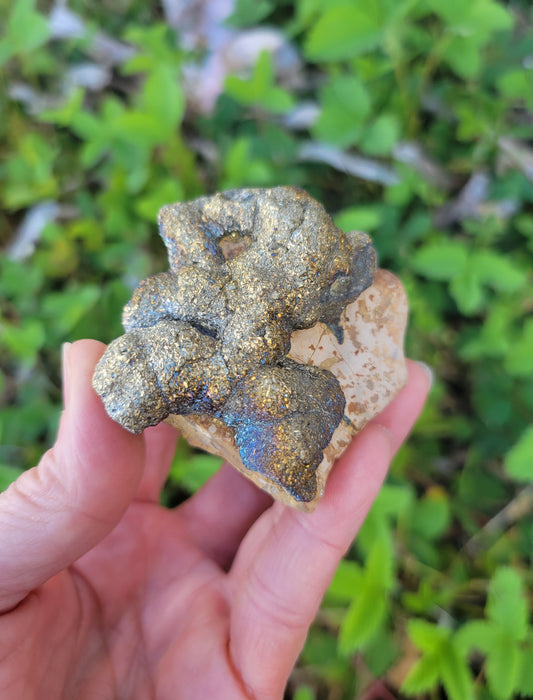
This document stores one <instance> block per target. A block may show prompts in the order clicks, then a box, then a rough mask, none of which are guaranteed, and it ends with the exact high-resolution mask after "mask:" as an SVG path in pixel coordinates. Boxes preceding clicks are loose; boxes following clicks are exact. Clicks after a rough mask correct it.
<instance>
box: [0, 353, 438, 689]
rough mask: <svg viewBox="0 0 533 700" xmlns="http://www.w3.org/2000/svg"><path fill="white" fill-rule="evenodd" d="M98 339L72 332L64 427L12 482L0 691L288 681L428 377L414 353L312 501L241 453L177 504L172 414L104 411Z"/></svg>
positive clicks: (2, 564)
mask: <svg viewBox="0 0 533 700" xmlns="http://www.w3.org/2000/svg"><path fill="white" fill-rule="evenodd" d="M102 350H103V347H102V346H101V345H100V344H98V343H94V342H91V341H83V342H80V343H77V344H75V345H74V346H72V347H71V349H70V351H69V360H70V365H71V367H73V366H75V368H76V369H75V371H72V376H70V377H69V382H70V384H71V386H70V389H69V392H67V393H68V394H70V397H71V398H70V400H69V398H68V397H67V401H66V402H67V410H66V411H65V415H64V416H63V421H62V425H61V428H60V433H59V439H58V443H57V445H56V446H55V448H54V449H53V450H52V451H50V452H49V453H48V454H47V456H46V457H45V458H43V461H42V462H41V464H40V465H39V467H38V468H37V469H36V470H30V472H26V474H25V475H23V477H21V479H19V480H18V482H17V483H15V485H14V486H13V488H12V489H10V490H8V491H7V492H6V493H5V494H2V497H0V529H2V526H6V527H4V528H3V530H2V531H3V532H5V533H6V537H5V541H6V547H3V551H2V552H0V610H5V611H6V612H5V613H4V614H3V615H0V696H1V697H2V698H6V700H11V698H13V699H14V698H30V697H46V698H50V700H53V699H54V698H68V699H69V698H76V699H80V700H81V699H84V698H90V699H92V698H110V699H111V698H135V699H137V698H139V699H141V698H143V699H144V698H162V699H165V698H186V699H187V700H189V699H191V700H195V699H196V698H210V697H213V698H215V697H216V698H217V699H219V700H225V699H226V698H228V700H233V699H234V700H238V699H239V698H257V699H258V700H259V699H260V698H261V699H263V698H264V699H265V700H267V699H269V700H270V699H272V700H274V699H276V698H281V697H282V695H283V689H284V687H285V683H286V680H287V677H288V675H289V673H290V670H291V668H292V666H293V664H294V663H295V661H296V658H297V656H298V653H299V651H300V650H301V647H302V645H303V643H304V641H305V636H306V633H307V629H308V627H309V625H310V623H311V621H312V619H313V617H314V614H315V612H316V610H317V608H318V606H319V604H320V600H321V598H322V595H323V593H324V591H325V589H326V587H327V585H328V582H329V580H330V579H331V576H332V575H333V573H334V571H335V568H336V566H337V563H338V560H339V558H340V557H341V556H342V554H343V553H344V552H345V550H346V549H347V548H348V546H349V545H350V543H351V541H352V539H353V536H354V534H355V532H356V531H357V529H358V527H359V526H360V524H361V522H362V520H363V518H364V516H365V514H366V512H367V510H368V508H369V506H370V504H371V502H372V500H373V498H374V497H375V495H376V493H377V491H378V489H379V485H380V484H381V481H382V479H383V477H384V474H385V472H386V468H387V464H388V462H389V460H390V456H391V454H392V451H393V450H394V449H395V448H396V447H397V446H398V445H399V444H400V442H401V441H402V440H403V438H404V437H405V434H406V433H407V431H408V430H409V428H410V427H411V424H412V422H413V421H414V419H415V417H416V415H417V413H418V411H419V410H420V408H421V406H422V403H423V400H424V398H425V393H426V391H427V388H428V380H427V378H426V377H425V376H424V373H423V372H422V371H421V370H420V369H419V368H418V367H414V366H411V367H410V370H411V381H410V384H409V386H408V387H406V389H404V390H403V391H402V392H401V394H400V396H399V397H398V398H397V399H396V401H395V402H394V403H393V404H392V405H391V406H390V407H389V408H388V409H387V411H386V412H385V413H384V414H382V416H381V417H380V421H379V423H377V422H374V423H373V424H371V425H369V426H368V427H367V428H366V429H365V431H363V433H361V434H360V435H359V436H358V437H357V439H356V440H354V442H353V444H352V445H351V446H350V448H349V449H348V451H347V452H346V453H345V455H344V456H343V458H342V459H341V460H340V461H339V463H338V464H337V465H336V468H335V470H334V473H333V474H332V476H331V477H330V481H329V483H328V489H327V493H326V496H325V497H324V499H323V501H322V502H321V504H320V505H319V506H318V508H317V510H316V511H315V512H314V513H313V514H310V515H309V514H302V513H297V512H295V511H292V510H290V509H288V508H286V507H284V506H281V505H280V504H274V505H271V500H270V499H269V498H268V497H267V496H266V495H265V494H263V493H261V492H259V491H258V490H257V489H256V488H255V487H254V486H253V485H252V484H251V483H249V482H248V481H246V480H245V479H244V478H243V477H242V476H240V475H239V474H238V473H237V472H236V471H235V470H233V469H232V468H230V467H227V466H224V467H222V469H221V470H220V471H219V473H218V474H217V475H215V477H213V479H211V481H210V482H209V483H208V484H206V486H204V488H203V489H202V490H200V492H198V494H196V495H195V496H194V497H193V498H191V499H190V500H189V501H188V502H187V503H185V504H184V505H183V506H181V507H180V508H178V509H176V510H175V511H172V510H167V509H165V508H163V507H161V506H160V505H159V504H158V498H159V492H160V489H161V486H162V483H163V482H164V479H165V476H166V473H167V471H168V467H169V464H170V460H171V458H172V454H173V451H174V446H175V434H174V431H172V430H171V429H170V428H169V427H168V426H165V425H160V426H158V427H157V428H153V429H150V430H148V431H146V432H145V434H144V437H139V436H132V435H129V434H127V433H126V432H125V431H124V430H123V429H121V428H120V427H119V426H117V425H116V424H114V423H112V421H110V420H109V419H108V418H107V416H106V415H105V412H104V411H103V408H102V406H101V405H100V403H99V401H98V400H97V399H96V397H95V396H94V394H93V393H92V392H91V390H90V388H89V387H90V381H89V379H90V375H91V372H92V368H93V367H94V364H95V363H96V361H97V359H98V357H99V355H100V354H101V352H102ZM74 357H75V359H76V362H75V361H74ZM81 416H83V421H82V420H81V418H80V417H81ZM92 435H98V436H99V440H94V438H92ZM2 498H3V500H2ZM36 524H37V526H38V527H37V530H36V528H35V526H36ZM30 564H31V565H30ZM50 577H51V578H50Z"/></svg>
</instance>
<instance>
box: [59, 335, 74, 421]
mask: <svg viewBox="0 0 533 700" xmlns="http://www.w3.org/2000/svg"><path fill="white" fill-rule="evenodd" d="M71 345H72V343H63V345H62V346H61V376H62V385H63V408H66V407H67V406H68V401H69V379H70V364H69V361H68V355H69V350H70V346H71Z"/></svg>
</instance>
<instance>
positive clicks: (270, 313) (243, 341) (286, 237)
mask: <svg viewBox="0 0 533 700" xmlns="http://www.w3.org/2000/svg"><path fill="white" fill-rule="evenodd" d="M159 227H160V234H161V236H162V238H163V240H164V242H165V244H166V246H167V249H168V255H169V263H170V270H169V271H168V272H163V273H161V274H158V275H155V276H154V277H150V278H148V279H146V280H144V281H143V282H141V283H140V284H139V286H138V287H137V289H136V290H135V292H134V294H133V297H132V299H131V301H130V302H129V303H128V304H127V305H126V307H125V309H124V313H123V324H124V328H125V330H126V333H125V335H123V336H121V337H120V338H117V339H116V340H114V341H113V342H112V343H111V344H110V345H109V347H108V348H107V350H106V352H105V353H104V355H103V357H102V359H101V360H100V362H99V364H98V365H97V368H96V370H95V374H94V379H93V386H94V388H95V390H96V392H97V393H98V394H99V395H100V397H101V398H102V401H103V402H104V405H105V407H106V410H107V412H108V414H109V415H110V416H111V417H112V418H113V419H114V420H116V421H118V422H119V423H121V424H122V425H123V426H124V427H125V428H127V429H128V430H130V431H131V432H134V433H139V432H141V431H142V430H144V429H145V428H147V427H148V426H150V425H155V424H157V423H159V422H160V421H162V420H164V419H165V418H166V417H167V416H168V415H169V414H172V413H174V414H180V415H190V414H203V415H208V416H210V417H212V418H213V419H216V420H219V421H221V422H222V423H223V424H224V425H225V426H227V427H228V428H230V429H231V431H232V433H233V435H234V439H235V443H236V445H237V447H238V449H239V453H240V457H241V460H242V462H243V464H244V467H245V468H246V469H249V470H252V471H256V472H260V473H261V474H263V475H265V476H266V477H267V478H269V479H270V480H272V481H273V482H274V483H276V484H277V485H278V486H280V487H281V488H283V489H284V490H285V491H287V493H289V494H290V495H291V497H292V498H294V499H295V500H299V501H305V502H307V501H311V500H313V498H314V497H315V496H316V488H317V486H316V476H315V473H316V469H317V467H318V465H319V464H320V462H321V460H322V456H323V450H324V449H325V448H326V447H327V445H328V444H329V442H330V440H331V437H332V435H333V432H334V430H335V428H336V427H337V426H338V425H339V423H340V421H341V420H342V416H343V413H344V407H345V405H344V404H345V399H344V395H343V392H342V390H341V388H340V385H339V383H338V381H337V379H336V378H335V377H334V375H333V374H332V373H331V372H329V371H328V370H325V369H320V368H317V367H312V366H309V365H301V364H298V363H296V362H294V361H293V360H291V359H289V358H288V357H287V354H288V353H289V350H290V337H291V333H292V332H293V331H294V330H299V329H304V328H311V327H312V326H314V325H315V324H316V323H318V322H322V323H325V324H326V325H328V326H329V327H330V328H331V329H332V330H333V331H334V332H335V334H336V336H337V338H338V340H339V341H342V328H341V326H340V325H339V320H340V316H341V314H342V311H343V310H344V308H345V307H346V306H347V304H349V303H350V302H352V301H353V300H355V299H356V297H357V296H358V295H359V294H360V293H361V292H362V291H363V290H364V289H366V288H367V287H368V286H370V284H371V283H372V279H373V274H374V271H375V269H376V254H375V250H374V248H373V246H372V243H371V241H370V239H369V237H368V236H367V235H366V234H362V233H356V232H350V233H344V232H342V231H341V230H340V229H338V228H337V227H336V226H335V225H334V224H333V222H332V220H331V219H330V217H329V216H328V215H327V213H326V211H325V210H324V208H323V207H322V205H321V204H319V203H318V202H316V201H315V200H314V199H313V198H312V197H310V196H309V195H308V194H307V193H306V192H304V191H303V190H300V189H297V188H294V187H276V188H273V189H242V190H231V191H228V192H223V193H219V194H216V195H214V196H211V197H200V198H199V199H196V200H194V201H192V202H187V203H178V204H173V205H169V206H166V207H163V209H162V210H161V212H160V214H159Z"/></svg>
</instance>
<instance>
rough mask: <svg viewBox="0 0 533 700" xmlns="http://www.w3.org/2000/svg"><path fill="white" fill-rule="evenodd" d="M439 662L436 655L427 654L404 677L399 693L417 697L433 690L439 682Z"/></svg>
mask: <svg viewBox="0 0 533 700" xmlns="http://www.w3.org/2000/svg"><path fill="white" fill-rule="evenodd" d="M439 674H440V662H439V657H438V656H437V655H436V654H428V655H426V656H423V657H422V658H421V659H419V660H418V661H417V662H416V663H415V664H414V666H412V667H411V669H410V670H409V673H408V674H407V676H406V677H405V679H404V681H403V683H402V687H401V691H402V693H406V694H407V695H416V696H419V695H421V694H422V693H426V692H427V691H429V690H431V689H432V688H434V687H435V686H436V685H437V684H438V682H439Z"/></svg>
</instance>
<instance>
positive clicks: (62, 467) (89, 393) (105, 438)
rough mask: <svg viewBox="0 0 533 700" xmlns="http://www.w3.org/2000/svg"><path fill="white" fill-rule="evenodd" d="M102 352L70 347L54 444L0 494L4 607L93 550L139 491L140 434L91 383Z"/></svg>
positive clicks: (89, 343) (93, 346) (92, 346)
mask: <svg viewBox="0 0 533 700" xmlns="http://www.w3.org/2000/svg"><path fill="white" fill-rule="evenodd" d="M104 349H105V346H104V345H103V344H102V343H98V342H97V341H95V340H81V341H78V342H76V343H73V344H72V345H70V346H68V347H67V348H66V351H65V353H64V358H63V375H64V380H63V381H64V395H65V403H66V406H65V411H64V412H63V415H62V417H61V422H60V426H59V433H58V438H57V442H56V444H55V445H54V446H53V447H52V448H51V449H50V450H48V452H46V454H45V455H44V456H43V458H42V459H41V461H40V462H39V464H38V465H37V466H36V467H34V468H33V469H30V470H29V471H27V472H25V473H24V474H22V475H21V476H20V477H19V478H18V479H17V480H16V481H15V482H14V483H13V484H12V485H11V486H10V487H9V488H8V489H7V491H5V492H4V493H2V494H0V533H1V535H0V611H2V610H9V609H11V608H12V607H14V606H15V605H17V604H18V603H19V602H20V601H21V600H22V599H23V598H25V597H26V595H27V594H28V593H29V592H30V591H31V590H33V589H34V588H36V587H37V586H39V585H40V584H42V583H44V582H45V581H46V580H48V579H49V578H50V577H51V576H53V575H55V574H56V573H58V572H59V571H61V570H62V569H64V568H65V567H66V566H69V565H70V564H72V563H73V562H74V561H75V560H76V559H78V558H79V557H80V556H81V555H82V554H85V552H87V551H88V550H89V549H91V548H92V547H94V545H96V544H97V543H98V542H99V541H100V540H102V539H103V537H105V535H107V534H108V533H109V532H110V531H111V530H112V529H113V528H114V527H115V525H116V524H117V523H118V522H119V520H120V518H121V517H122V515H123V513H124V511H125V510H126V508H127V507H128V504H129V503H130V501H131V499H132V498H133V496H134V495H135V492H136V489H137V487H138V484H139V481H140V478H141V475H142V470H143V464H144V442H143V438H142V437H141V436H139V435H131V434H130V433H128V432H127V431H126V430H124V428H122V427H121V426H119V425H118V424H117V423H115V422H113V421H112V420H111V419H110V418H109V417H108V416H107V414H106V412H105V409H104V407H103V405H102V403H101V401H100V399H99V398H98V396H97V395H96V394H95V392H94V391H93V389H92V387H91V380H92V374H93V371H94V367H95V364H96V363H97V361H98V360H99V359H100V357H101V355H102V353H103V351H104Z"/></svg>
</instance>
